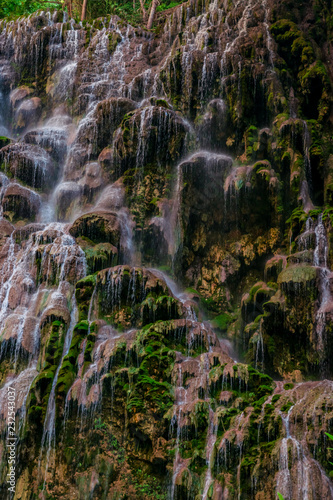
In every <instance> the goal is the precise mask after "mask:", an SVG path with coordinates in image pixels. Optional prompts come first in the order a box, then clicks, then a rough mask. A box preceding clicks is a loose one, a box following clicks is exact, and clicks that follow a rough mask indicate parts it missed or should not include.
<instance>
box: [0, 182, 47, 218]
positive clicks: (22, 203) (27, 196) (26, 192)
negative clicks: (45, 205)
mask: <svg viewBox="0 0 333 500" xmlns="http://www.w3.org/2000/svg"><path fill="white" fill-rule="evenodd" d="M40 206H41V200H40V197H39V195H38V194H37V193H35V192H34V191H32V190H31V189H28V188H25V187H23V186H20V185H19V184H16V183H13V184H9V186H8V187H7V188H6V191H5V194H4V197H3V200H2V207H3V214H4V217H6V218H7V219H9V220H10V221H11V222H16V221H18V220H21V219H29V220H30V221H33V220H34V219H35V218H36V217H37V215H38V213H39V209H40Z"/></svg>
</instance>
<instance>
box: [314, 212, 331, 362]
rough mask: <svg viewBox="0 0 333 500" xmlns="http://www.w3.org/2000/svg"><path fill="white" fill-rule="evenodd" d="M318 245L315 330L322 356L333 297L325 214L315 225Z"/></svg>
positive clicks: (315, 252) (315, 260) (321, 215)
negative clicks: (318, 275) (318, 296)
mask: <svg viewBox="0 0 333 500" xmlns="http://www.w3.org/2000/svg"><path fill="white" fill-rule="evenodd" d="M315 235H316V246H315V250H314V265H315V266H316V267H318V268H319V273H320V281H319V283H320V305H319V308H318V310H317V314H316V321H315V330H316V339H317V340H316V341H317V347H318V351H319V354H320V355H321V356H322V354H323V351H324V349H325V348H326V342H327V339H326V338H325V332H326V321H327V320H326V317H327V315H328V314H329V313H331V312H332V303H333V297H332V292H331V282H332V280H333V273H332V271H331V270H330V269H329V268H328V267H327V265H328V263H327V259H328V241H327V236H326V229H325V226H324V224H323V214H320V215H319V216H318V221H317V224H316V226H315Z"/></svg>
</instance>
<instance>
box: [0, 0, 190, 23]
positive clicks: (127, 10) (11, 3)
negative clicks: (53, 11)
mask: <svg viewBox="0 0 333 500" xmlns="http://www.w3.org/2000/svg"><path fill="white" fill-rule="evenodd" d="M153 3H154V4H156V7H157V9H156V10H157V11H164V10H166V9H169V8H172V7H175V6H176V5H178V4H179V3H181V1H179V0H164V1H163V2H157V1H156V2H152V1H151V0H86V1H84V0H56V1H52V0H40V1H36V0H0V18H3V17H16V16H21V15H24V14H30V13H31V12H35V11H36V10H38V9H45V8H62V9H64V10H67V11H68V12H69V13H70V15H71V16H73V17H76V18H81V17H82V13H83V8H84V9H86V12H85V13H84V17H87V18H88V19H94V18H97V17H101V16H107V15H110V14H118V15H120V16H121V17H124V18H126V19H128V20H130V21H132V22H140V21H146V17H147V16H148V13H149V11H150V7H151V5H152V4H153Z"/></svg>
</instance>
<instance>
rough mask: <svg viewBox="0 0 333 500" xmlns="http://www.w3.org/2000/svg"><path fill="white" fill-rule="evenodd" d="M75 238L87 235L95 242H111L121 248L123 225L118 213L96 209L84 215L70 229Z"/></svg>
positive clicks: (86, 236)
mask: <svg viewBox="0 0 333 500" xmlns="http://www.w3.org/2000/svg"><path fill="white" fill-rule="evenodd" d="M69 232H70V234H71V235H72V236H74V238H78V237H85V238H88V239H89V240H91V241H92V242H93V243H111V244H112V245H114V246H115V247H117V248H119V245H120V234H121V226H120V222H119V219H118V216H117V214H116V213H112V212H102V211H96V212H91V213H87V214H84V215H82V216H81V217H79V218H78V219H76V220H75V222H74V223H73V224H72V227H71V228H70V230H69Z"/></svg>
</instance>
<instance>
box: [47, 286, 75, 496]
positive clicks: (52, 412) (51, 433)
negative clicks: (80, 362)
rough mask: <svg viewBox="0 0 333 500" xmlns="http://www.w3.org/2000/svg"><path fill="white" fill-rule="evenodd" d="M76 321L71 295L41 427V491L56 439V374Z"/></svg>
mask: <svg viewBox="0 0 333 500" xmlns="http://www.w3.org/2000/svg"><path fill="white" fill-rule="evenodd" d="M76 321H77V308H76V301H75V295H73V297H72V312H71V320H70V323H69V325H68V327H67V329H66V334H65V338H64V347H63V351H62V355H61V359H60V362H59V365H58V368H57V370H56V372H55V375H54V378H53V382H52V387H51V392H50V395H49V399H48V403H47V408H46V414H45V419H44V428H43V435H42V441H41V451H40V456H39V462H38V470H41V461H42V459H43V456H45V472H44V482H43V491H44V489H45V485H46V479H47V472H48V468H49V462H50V456H51V451H52V448H55V443H56V441H55V440H56V394H55V390H56V386H57V382H58V375H59V371H60V369H61V366H62V362H63V360H64V358H65V356H66V355H67V354H68V351H69V348H70V346H71V342H72V337H73V331H74V326H75V323H76Z"/></svg>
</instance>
